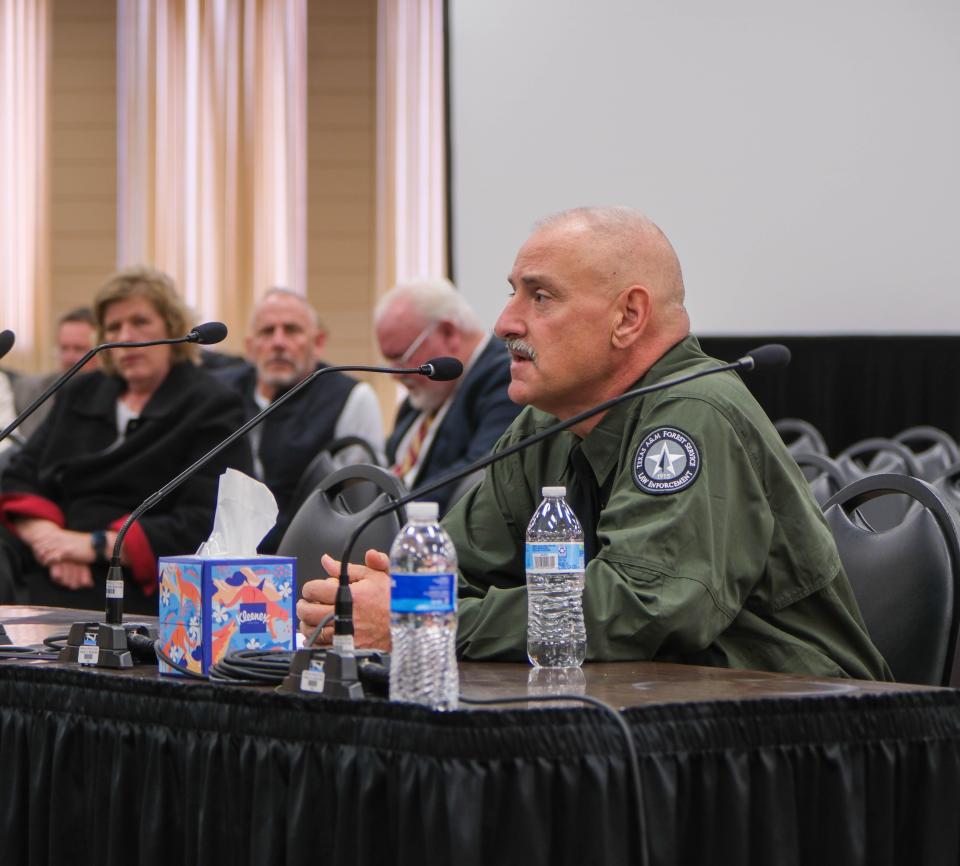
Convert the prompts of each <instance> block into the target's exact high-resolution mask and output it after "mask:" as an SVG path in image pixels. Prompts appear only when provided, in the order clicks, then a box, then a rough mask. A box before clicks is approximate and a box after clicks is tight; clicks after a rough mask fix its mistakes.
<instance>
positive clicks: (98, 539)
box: [90, 529, 107, 564]
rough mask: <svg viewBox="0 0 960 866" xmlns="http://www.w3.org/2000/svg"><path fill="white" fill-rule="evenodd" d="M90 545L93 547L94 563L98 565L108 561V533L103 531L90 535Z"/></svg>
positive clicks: (99, 530)
mask: <svg viewBox="0 0 960 866" xmlns="http://www.w3.org/2000/svg"><path fill="white" fill-rule="evenodd" d="M90 544H91V545H92V546H93V561H94V562H95V563H97V564H100V563H104V562H106V561H107V533H106V532H104V531H103V530H102V529H98V530H97V531H96V532H91V533H90Z"/></svg>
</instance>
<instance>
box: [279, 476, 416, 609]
mask: <svg viewBox="0 0 960 866" xmlns="http://www.w3.org/2000/svg"><path fill="white" fill-rule="evenodd" d="M405 493H406V490H405V489H404V486H403V483H402V482H401V481H400V479H399V478H397V477H396V476H395V475H393V474H392V473H390V472H388V471H387V470H386V469H382V468H381V467H379V466H370V465H367V464H365V463H356V464H352V465H350V466H344V467H342V468H341V469H337V470H336V471H334V472H333V473H331V474H330V475H329V476H328V477H327V478H325V479H324V480H323V481H322V482H321V483H320V485H319V486H318V487H317V488H316V490H314V491H313V492H312V493H310V494H309V495H308V496H307V498H306V499H305V500H304V502H303V504H302V505H301V506H300V509H299V510H298V511H297V513H296V514H295V515H294V517H293V520H291V521H290V526H288V527H287V531H286V532H285V533H284V535H283V538H282V539H281V541H280V546H279V547H278V548H277V553H278V554H279V555H281V556H295V557H297V593H298V594H299V593H300V591H301V590H302V587H303V584H304V582H306V581H307V580H312V579H313V578H315V577H322V576H324V574H325V573H324V571H323V568H322V567H321V565H320V558H321V557H322V556H323V554H324V553H329V554H330V555H332V556H333V557H334V558H335V559H339V558H340V556H341V554H342V552H343V546H344V544H346V542H347V540H348V538H349V537H350V534H351V533H352V532H353V530H354V529H355V528H356V527H357V526H359V525H360V524H361V523H362V522H363V521H364V520H366V519H367V518H368V517H369V516H371V515H372V514H373V513H374V512H376V511H377V510H379V509H380V508H382V507H383V506H384V505H387V504H388V503H390V502H395V501H396V500H397V499H399V498H400V497H401V496H403V495H404V494H405ZM405 522H406V512H405V510H404V509H403V508H402V507H401V508H399V509H397V510H395V511H393V512H391V513H390V514H387V515H385V516H383V517H381V518H379V519H378V520H375V521H374V522H373V523H371V524H370V526H368V527H367V528H366V529H365V530H364V531H363V532H362V533H361V534H360V537H359V538H358V539H357V543H356V544H355V545H354V546H353V550H352V551H351V555H350V562H357V563H362V562H363V556H364V553H366V551H367V550H368V549H369V548H371V547H372V548H376V549H377V550H383V551H388V550H389V549H390V546H391V545H392V544H393V539H394V538H395V537H396V534H397V532H399V530H400V527H401V526H402V525H403V524H404V523H405Z"/></svg>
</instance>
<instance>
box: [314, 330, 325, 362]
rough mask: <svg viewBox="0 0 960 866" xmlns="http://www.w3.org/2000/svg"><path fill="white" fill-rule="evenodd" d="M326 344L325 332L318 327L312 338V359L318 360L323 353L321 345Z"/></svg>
mask: <svg viewBox="0 0 960 866" xmlns="http://www.w3.org/2000/svg"><path fill="white" fill-rule="evenodd" d="M326 345H327V332H326V331H323V330H320V329H318V330H317V333H316V334H315V335H314V338H313V357H314V360H318V361H319V360H320V355H321V354H322V353H323V347H324V346H326Z"/></svg>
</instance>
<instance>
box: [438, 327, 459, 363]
mask: <svg viewBox="0 0 960 866" xmlns="http://www.w3.org/2000/svg"><path fill="white" fill-rule="evenodd" d="M437 333H438V334H439V335H440V338H441V340H442V341H443V345H444V351H446V352H449V353H450V354H451V355H456V354H457V352H459V351H460V329H459V328H458V327H457V326H456V325H455V324H453V322H448V321H447V320H446V319H443V320H441V321H440V322H439V323H438V324H437Z"/></svg>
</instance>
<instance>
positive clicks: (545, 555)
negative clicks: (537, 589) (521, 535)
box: [526, 541, 585, 574]
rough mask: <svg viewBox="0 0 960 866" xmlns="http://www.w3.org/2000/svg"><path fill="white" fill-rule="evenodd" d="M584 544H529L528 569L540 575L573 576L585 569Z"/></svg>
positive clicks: (579, 542) (580, 542)
mask: <svg viewBox="0 0 960 866" xmlns="http://www.w3.org/2000/svg"><path fill="white" fill-rule="evenodd" d="M584 562H585V560H584V555H583V542H582V541H570V542H563V543H562V544H558V543H556V542H551V543H549V544H541V543H539V542H536V543H535V542H529V541H528V542H527V556H526V568H527V571H535V572H538V573H540V574H573V573H575V572H578V571H583V569H584Z"/></svg>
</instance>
